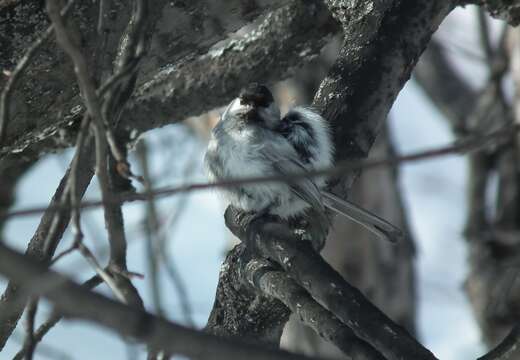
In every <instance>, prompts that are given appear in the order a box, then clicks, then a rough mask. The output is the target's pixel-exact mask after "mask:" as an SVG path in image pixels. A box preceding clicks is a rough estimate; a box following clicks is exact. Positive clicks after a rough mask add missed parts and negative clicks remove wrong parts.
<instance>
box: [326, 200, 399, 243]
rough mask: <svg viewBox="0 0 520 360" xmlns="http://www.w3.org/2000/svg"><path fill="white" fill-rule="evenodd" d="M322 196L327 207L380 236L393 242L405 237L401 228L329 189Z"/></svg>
mask: <svg viewBox="0 0 520 360" xmlns="http://www.w3.org/2000/svg"><path fill="white" fill-rule="evenodd" d="M322 196H323V200H324V204H325V206H326V207H327V208H329V209H331V210H333V211H335V212H337V213H338V214H340V215H343V216H346V217H347V218H349V219H351V220H353V221H355V222H357V223H358V224H360V225H362V226H363V227H365V228H366V229H367V230H369V231H371V232H373V233H374V234H376V235H377V236H379V237H380V238H382V239H385V240H388V241H390V242H393V243H395V242H397V241H399V240H400V239H401V238H403V236H404V234H403V232H402V231H401V230H400V229H399V228H397V227H395V226H394V225H392V224H390V223H389V222H388V221H386V220H384V219H382V218H380V217H379V216H377V215H375V214H372V213H371V212H369V211H367V210H364V209H362V208H360V207H359V206H357V205H356V204H353V203H351V202H349V201H346V200H343V199H341V198H339V197H337V196H336V195H334V194H331V193H330V192H327V191H322Z"/></svg>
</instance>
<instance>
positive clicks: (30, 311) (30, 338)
mask: <svg viewBox="0 0 520 360" xmlns="http://www.w3.org/2000/svg"><path fill="white" fill-rule="evenodd" d="M37 311H38V297H33V298H31V300H30V301H29V305H28V306H27V314H26V318H25V331H26V335H25V341H24V348H26V349H27V352H26V354H25V360H32V359H33V355H34V350H35V349H36V344H37V343H36V341H35V340H34V320H35V317H36V312H37Z"/></svg>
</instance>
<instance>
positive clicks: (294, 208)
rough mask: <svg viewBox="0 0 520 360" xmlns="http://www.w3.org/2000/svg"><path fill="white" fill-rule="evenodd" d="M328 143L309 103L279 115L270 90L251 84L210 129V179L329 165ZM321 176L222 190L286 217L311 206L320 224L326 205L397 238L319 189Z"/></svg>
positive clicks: (240, 204)
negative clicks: (308, 105) (306, 105)
mask: <svg viewBox="0 0 520 360" xmlns="http://www.w3.org/2000/svg"><path fill="white" fill-rule="evenodd" d="M332 159H333V146H332V142H331V139H330V132H329V128H328V126H327V122H326V121H325V119H323V117H321V116H320V115H319V114H318V113H317V112H315V111H313V110H312V109H310V108H305V107H295V108H293V109H291V110H290V111H289V112H288V113H287V114H286V115H285V116H284V117H283V118H281V117H280V111H279V109H278V106H277V105H276V103H275V101H274V99H273V97H272V94H271V92H270V91H269V90H268V89H267V88H266V87H264V86H261V85H257V84H251V85H250V86H249V87H248V88H247V89H246V90H245V91H243V92H242V94H241V95H240V97H239V98H236V99H234V100H233V101H232V102H231V103H230V104H229V105H228V107H227V108H226V110H225V111H224V113H223V115H222V117H221V119H220V121H219V123H218V124H217V125H216V126H215V128H214V129H213V131H212V136H211V140H210V142H209V145H208V149H207V151H206V156H205V165H206V169H207V172H208V177H209V179H210V180H212V181H221V180H225V179H230V178H241V177H257V176H270V175H290V174H294V173H301V172H306V171H309V170H316V169H325V168H329V167H330V166H331V165H332ZM324 186H325V179H324V178H314V179H309V178H304V179H299V180H298V181H294V182H289V183H282V182H276V183H274V182H273V183H259V184H246V185H242V186H238V187H231V188H226V189H224V190H222V194H223V195H224V197H225V198H226V199H227V200H228V201H229V202H230V203H231V204H232V205H233V206H235V207H237V208H239V209H241V210H243V211H246V212H255V213H257V214H259V216H261V215H262V214H271V215H276V216H279V217H280V218H282V219H289V218H292V217H297V216H302V215H303V216H305V215H306V213H307V212H306V210H308V209H309V208H313V209H314V210H315V211H314V212H313V214H318V215H317V216H318V217H319V222H320V223H321V224H322V226H323V228H327V227H328V225H329V219H328V217H327V214H326V211H325V207H328V208H329V209H331V210H333V211H335V212H337V213H339V214H342V215H344V216H347V217H348V218H350V219H352V220H354V221H356V222H358V223H360V224H361V225H363V226H364V227H366V228H367V229H369V230H370V231H372V232H374V233H376V234H377V235H378V236H380V237H382V238H386V239H388V240H391V241H396V240H397V239H398V238H399V237H401V236H402V233H401V231H400V230H399V229H397V228H396V227H394V226H393V225H391V224H389V223H388V222H386V221H385V220H383V219H381V218H379V217H377V216H376V215H374V214H371V213H369V212H367V211H366V210H363V209H361V208H359V207H358V206H357V205H355V204H352V203H350V202H348V201H345V200H343V199H340V198H338V197H337V196H335V195H333V194H331V193H328V192H326V191H324V190H323V188H324Z"/></svg>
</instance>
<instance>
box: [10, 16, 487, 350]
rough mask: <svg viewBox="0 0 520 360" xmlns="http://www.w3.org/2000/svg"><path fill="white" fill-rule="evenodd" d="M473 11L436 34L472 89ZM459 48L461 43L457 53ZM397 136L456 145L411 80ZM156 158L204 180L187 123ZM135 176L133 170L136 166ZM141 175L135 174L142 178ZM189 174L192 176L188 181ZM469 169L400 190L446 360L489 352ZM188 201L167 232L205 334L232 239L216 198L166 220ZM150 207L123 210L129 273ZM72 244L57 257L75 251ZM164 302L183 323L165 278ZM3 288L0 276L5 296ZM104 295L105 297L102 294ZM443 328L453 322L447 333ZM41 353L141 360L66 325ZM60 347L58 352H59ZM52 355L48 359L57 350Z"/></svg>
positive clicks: (141, 268)
mask: <svg viewBox="0 0 520 360" xmlns="http://www.w3.org/2000/svg"><path fill="white" fill-rule="evenodd" d="M474 12H475V11H474V8H471V7H468V8H467V9H464V10H462V9H459V10H456V11H455V12H454V14H452V15H451V16H450V17H449V18H448V19H447V20H446V22H445V23H444V24H443V26H442V28H441V30H440V31H439V34H438V36H439V37H440V38H441V39H446V41H449V43H448V45H450V46H451V45H453V46H452V47H451V49H452V50H451V51H453V54H454V55H457V59H458V60H457V61H456V62H455V64H456V66H457V67H458V68H459V69H460V71H461V72H463V73H464V74H465V75H466V76H467V77H468V78H470V79H471V81H472V84H473V85H474V86H478V85H479V84H480V83H481V82H482V81H483V79H484V78H485V72H484V68H483V66H482V65H481V64H480V63H479V62H478V61H476V60H475V59H474V58H466V57H464V56H459V54H460V50H461V49H460V46H464V47H466V48H468V49H470V50H471V51H477V50H475V49H478V48H477V46H476V38H475V35H476V28H475V27H474V22H473V20H472V19H473V18H474ZM460 44H463V45H460ZM390 124H391V133H392V137H393V139H394V142H395V144H396V146H397V150H398V152H399V153H401V154H407V153H410V152H414V151H418V150H424V149H428V148H431V147H437V146H442V145H446V144H448V143H449V142H450V141H452V140H453V137H452V134H451V132H450V129H449V127H448V125H447V122H446V121H445V120H444V119H443V118H442V115H441V114H439V113H438V112H437V111H436V109H435V108H434V107H433V106H432V105H431V104H430V103H429V102H428V100H427V98H426V97H425V96H424V95H423V93H422V91H421V90H420V88H419V87H418V86H417V84H415V83H414V82H413V81H410V82H408V83H407V85H406V86H405V88H404V89H403V91H402V92H401V94H400V95H399V97H398V99H397V101H396V103H395V106H394V108H393V110H392V115H391V117H390ZM146 141H147V142H149V144H151V145H150V148H151V149H153V150H152V151H153V153H152V159H153V161H152V174H153V177H154V178H155V179H156V182H155V185H156V186H161V185H175V184H180V183H181V182H183V181H185V182H192V181H204V180H205V177H204V173H203V170H202V157H203V154H204V147H205V145H204V143H203V142H202V141H201V140H198V139H197V138H196V137H195V136H194V135H193V134H192V133H191V132H190V131H189V130H187V128H186V127H184V126H182V125H173V126H168V127H165V128H162V129H158V130H154V131H152V132H149V133H148V134H147V135H146ZM70 156H71V152H70V151H67V152H65V153H64V154H58V155H50V156H46V157H45V158H44V159H43V160H41V161H40V162H39V163H38V164H37V165H36V166H35V167H34V168H33V169H32V170H31V171H30V173H29V174H28V175H27V176H26V177H25V178H24V179H23V180H22V182H21V184H20V186H19V188H18V190H17V198H18V202H17V204H16V206H15V208H17V209H21V208H27V207H31V206H40V205H44V204H46V203H47V202H48V200H49V198H50V196H51V195H52V194H53V192H54V190H55V189H56V186H57V184H58V182H59V180H60V177H61V175H62V174H63V172H64V168H65V167H66V165H67V163H68V161H69V159H70ZM134 169H135V170H137V169H138V167H137V165H134ZM136 172H138V171H136ZM183 173H188V175H187V176H185V175H183ZM466 174H467V163H466V160H465V159H464V157H462V156H456V155H453V156H447V157H443V158H440V159H434V160H428V161H423V162H420V163H414V164H409V165H403V166H402V169H401V172H400V175H401V179H400V182H401V189H402V190H403V195H404V199H405V204H406V208H407V213H408V215H409V216H410V224H411V226H412V230H413V232H414V235H415V239H416V240H417V242H418V244H417V247H418V251H417V260H416V266H417V271H418V292H419V313H418V319H417V321H418V329H419V336H420V340H421V341H422V342H423V344H424V345H425V346H426V347H427V348H429V349H430V350H431V351H433V352H434V354H435V355H437V357H439V358H440V359H443V360H469V359H475V358H476V357H477V356H478V355H481V354H482V352H483V351H484V348H483V347H482V345H481V342H480V333H479V330H478V327H477V325H476V323H475V321H474V319H473V316H472V313H471V309H470V307H469V304H468V301H467V299H466V297H465V294H464V292H463V288H462V287H463V282H464V279H465V274H466V272H467V264H466V258H467V249H466V244H465V241H464V238H463V236H462V231H463V226H464V220H465V219H464V216H465V215H464V214H465V213H466V208H465V206H466V205H465V204H466V201H465V192H466V189H465V184H466ZM96 188H97V184H95V183H94V184H92V185H91V187H90V189H91V190H89V192H88V194H87V197H90V198H98V196H99V192H98V191H97V190H96ZM183 202H184V203H185V205H184V206H183V207H182V211H181V212H180V213H181V214H182V215H181V216H180V217H179V218H178V219H177V221H176V222H175V224H174V225H173V226H172V227H170V228H167V229H166V230H165V233H166V234H167V235H168V246H167V251H168V254H169V255H170V256H171V257H172V259H173V261H174V263H175V266H176V268H177V270H178V272H179V275H180V276H181V277H182V278H183V280H184V282H185V283H186V284H189V286H187V289H188V293H187V297H188V298H189V300H190V303H191V304H192V308H193V319H194V321H195V323H196V326H198V327H202V326H204V324H205V322H206V320H207V317H208V314H209V311H210V310H211V307H212V304H213V299H214V294H215V287H216V284H217V280H218V272H219V269H220V265H221V263H222V261H223V258H224V255H225V252H226V249H227V247H228V241H229V238H230V235H229V234H228V232H227V230H226V228H225V226H224V223H223V217H222V215H223V210H224V209H225V204H223V203H222V202H221V200H220V199H219V197H218V195H217V194H216V193H215V192H213V191H199V192H196V193H192V194H189V195H188V197H187V198H185V199H184V200H183V199H182V197H179V196H176V197H169V198H166V199H164V200H161V201H159V202H158V206H159V208H160V209H161V210H162V211H161V212H162V213H164V214H166V215H165V218H164V219H162V220H164V221H165V222H168V219H169V218H171V217H174V215H173V214H175V212H176V209H178V208H179V204H182V203H183ZM143 209H144V204H138V203H135V204H130V205H125V207H124V215H125V222H126V224H127V229H128V234H129V251H128V264H129V269H130V270H131V271H135V272H139V273H146V272H147V267H146V263H145V261H144V256H143V254H144V253H145V246H144V241H143V238H144V236H143V233H142V221H143ZM83 220H84V227H85V232H86V235H87V236H86V241H87V244H88V245H89V246H90V247H91V248H92V249H93V250H94V251H95V252H96V254H99V253H101V254H103V253H104V255H100V259H106V251H105V250H106V247H105V245H104V244H105V243H106V237H105V235H104V226H103V220H102V214H101V212H100V211H89V212H87V213H85V215H84V216H83ZM38 221H39V219H38V218H37V217H26V218H20V219H16V220H12V221H10V222H9V224H8V227H7V238H8V239H9V244H11V245H12V246H13V247H15V248H17V249H19V250H20V251H23V250H24V249H25V246H26V244H27V241H28V239H30V237H31V236H32V234H33V233H34V230H35V228H36V226H37V224H38ZM70 240H71V239H70V236H67V237H66V238H65V241H64V245H63V246H62V247H61V249H63V248H65V247H66V245H67V244H70ZM57 268H58V269H59V270H61V271H64V272H65V273H67V274H69V275H70V276H71V277H72V278H74V279H75V280H77V281H81V280H85V279H86V278H87V277H89V276H90V275H91V274H92V272H91V270H90V269H89V267H88V265H87V264H86V263H85V261H84V260H83V259H82V258H81V257H80V256H78V255H72V256H70V257H67V258H65V259H63V260H62V261H60V262H59V263H58V264H57ZM160 281H161V288H162V289H163V290H162V292H163V296H162V300H163V303H164V308H165V309H166V310H167V311H166V315H167V317H168V318H169V319H171V320H173V321H178V322H181V323H186V319H185V317H184V316H182V311H181V308H180V302H179V298H178V296H177V292H176V290H175V288H174V287H173V286H172V282H171V281H170V279H169V277H168V276H166V274H165V273H164V272H163V273H161V279H160ZM4 284H5V282H4V281H3V280H2V279H1V278H0V289H2V288H3V287H4ZM134 284H135V285H136V286H137V288H138V289H139V291H140V293H141V294H142V295H143V298H144V300H145V303H146V304H147V307H148V308H149V309H150V310H152V308H151V305H150V304H151V303H152V302H151V297H150V292H149V288H148V287H147V283H146V281H144V280H139V279H136V280H134ZM100 291H102V292H103V293H106V294H109V292H108V290H107V289H106V288H101V290H100ZM49 309H50V307H49V306H48V304H46V303H43V306H42V307H41V311H39V314H38V315H39V316H38V320H40V321H41V320H43V319H45V316H46V315H47V314H48V311H49ZM446 324H450V325H449V326H446ZM21 341H23V328H22V327H21V326H19V327H18V328H17V330H16V336H15V337H13V339H11V340H10V341H9V342H8V344H7V346H6V348H5V350H4V352H3V353H2V355H0V358H2V359H4V358H5V359H9V358H11V357H12V356H13V354H14V353H16V352H17V351H18V350H19V348H20V344H21ZM43 344H44V345H42V346H40V348H41V349H42V350H43V351H42V352H41V353H38V354H37V356H36V357H35V359H37V360H40V359H49V358H52V359H125V358H129V359H144V351H143V350H144V349H143V347H142V346H140V345H138V344H132V345H127V344H125V342H123V341H121V339H120V338H119V337H118V336H117V335H114V333H112V332H110V331H108V330H105V329H102V328H100V327H98V326H96V325H92V324H87V323H84V322H79V321H71V320H66V321H62V322H61V323H60V324H59V325H58V326H57V327H56V328H55V329H53V330H52V331H51V332H50V333H49V334H48V335H47V336H46V337H45V341H44V343H43ZM56 349H59V352H56V351H55V350H56ZM51 350H52V353H50V354H49V353H47V352H48V351H51Z"/></svg>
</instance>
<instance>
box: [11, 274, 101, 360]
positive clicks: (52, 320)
mask: <svg viewBox="0 0 520 360" xmlns="http://www.w3.org/2000/svg"><path fill="white" fill-rule="evenodd" d="M101 282H102V280H101V279H100V277H99V276H98V275H95V276H93V277H92V278H90V279H88V280H87V281H85V282H84V283H83V285H82V286H83V287H85V288H86V289H93V288H95V287H96V286H98V285H99V284H101ZM62 318H63V316H62V315H61V314H60V313H58V312H56V311H53V312H52V314H51V315H50V317H49V319H48V320H47V321H46V322H44V323H43V324H42V325H40V327H39V328H38V330H36V332H35V333H34V342H35V343H38V342H40V341H41V340H42V339H43V337H44V336H45V335H46V334H47V333H48V332H49V331H50V330H51V329H52V328H53V327H54V326H55V325H56V324H57V323H58V322H59V321H60V320H61V319H62ZM27 351H28V348H27V347H26V346H25V345H24V347H23V348H22V349H21V350H20V351H19V352H18V353H17V354H16V355H15V356H14V357H13V360H22V359H23V358H24V357H25V354H26V353H27Z"/></svg>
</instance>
